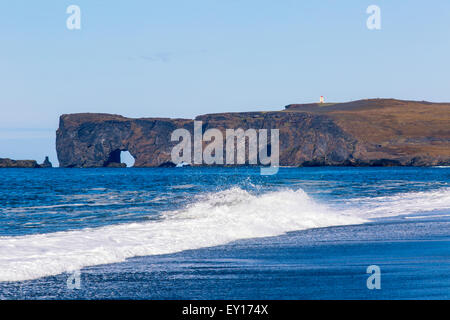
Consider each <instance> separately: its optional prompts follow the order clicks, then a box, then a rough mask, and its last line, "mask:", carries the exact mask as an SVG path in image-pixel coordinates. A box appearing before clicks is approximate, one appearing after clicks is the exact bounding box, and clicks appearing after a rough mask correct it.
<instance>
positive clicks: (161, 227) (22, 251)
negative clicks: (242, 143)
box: [0, 188, 364, 281]
mask: <svg viewBox="0 0 450 320" xmlns="http://www.w3.org/2000/svg"><path fill="white" fill-rule="evenodd" d="M362 222H364V219H362V218H360V217H352V216H350V215H342V214H339V213H336V212H330V211H329V210H328V209H327V208H326V207H324V206H321V205H318V204H317V203H315V202H314V201H313V200H312V199H311V198H310V197H309V196H308V195H307V194H306V193H305V192H303V191H302V190H298V191H292V190H285V191H278V192H271V193H266V194H263V195H259V196H256V195H252V194H250V193H248V192H247V191H244V190H242V189H240V188H232V189H229V190H227V191H222V192H217V193H213V194H209V195H207V196H204V197H203V198H202V199H199V200H198V201H197V202H195V203H193V204H191V205H189V206H188V207H187V208H185V209H183V210H179V211H173V212H167V213H165V214H163V218H162V220H160V221H152V222H146V223H132V224H122V225H114V226H107V227H102V228H96V229H83V230H79V231H67V232H57V233H49V234H40V235H27V236H16V237H0V281H19V280H26V279H34V278H38V277H42V276H48V275H55V274H59V273H62V272H65V271H71V270H76V269H79V268H82V267H84V266H92V265H98V264H105V263H113V262H120V261H124V260H125V259H126V258H129V257H134V256H143V255H154V254H166V253H173V252H178V251H182V250H187V249H196V248H201V247H209V246H215V245H221V244H225V243H228V242H230V241H233V240H238V239H245V238H256V237H266V236H275V235H280V234H283V233H285V232H288V231H294V230H303V229H308V228H317V227H327V226H333V225H343V224H358V223H362Z"/></svg>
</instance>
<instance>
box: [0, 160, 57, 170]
mask: <svg viewBox="0 0 450 320" xmlns="http://www.w3.org/2000/svg"><path fill="white" fill-rule="evenodd" d="M51 167H52V163H51V162H50V161H49V159H48V157H45V160H44V162H43V163H42V164H38V163H37V162H36V160H12V159H9V158H0V168H51Z"/></svg>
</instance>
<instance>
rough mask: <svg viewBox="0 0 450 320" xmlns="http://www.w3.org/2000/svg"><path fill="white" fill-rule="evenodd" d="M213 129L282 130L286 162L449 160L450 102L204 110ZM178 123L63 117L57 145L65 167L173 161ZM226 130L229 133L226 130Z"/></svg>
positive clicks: (182, 123)
mask: <svg viewBox="0 0 450 320" xmlns="http://www.w3.org/2000/svg"><path fill="white" fill-rule="evenodd" d="M196 120H198V121H202V123H203V132H204V131H206V130H207V129H210V128H217V129H219V130H221V131H222V132H225V129H238V128H242V129H244V130H246V129H256V130H258V129H279V132H280V165H282V166H283V165H284V166H300V165H304V166H312V165H381V166H385V165H448V164H450V129H449V124H450V104H433V103H425V102H409V101H399V100H386V99H374V100H361V101H354V102H350V103H339V104H321V105H318V104H308V105H289V106H287V107H286V109H285V110H283V111H274V112H247V113H221V114H209V115H203V116H198V117H197V118H196ZM177 128H185V129H187V130H189V131H190V132H191V133H192V132H193V120H191V119H167V118H142V119H130V118H125V117H122V116H119V115H111V114H88V113H85V114H69V115H62V116H61V118H60V126H59V129H58V131H57V138H56V148H57V153H58V159H59V162H60V165H61V166H62V167H105V166H116V167H117V166H122V165H121V164H120V152H121V151H125V150H128V151H129V152H130V153H131V154H132V155H133V157H134V158H135V166H136V167H151V166H160V165H164V164H167V163H168V162H170V161H171V150H172V148H173V146H175V145H176V144H177V143H178V142H171V141H170V137H171V133H172V132H173V131H174V130H175V129H177ZM224 136H225V134H224Z"/></svg>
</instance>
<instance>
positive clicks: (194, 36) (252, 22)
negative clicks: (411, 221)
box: [0, 0, 450, 163]
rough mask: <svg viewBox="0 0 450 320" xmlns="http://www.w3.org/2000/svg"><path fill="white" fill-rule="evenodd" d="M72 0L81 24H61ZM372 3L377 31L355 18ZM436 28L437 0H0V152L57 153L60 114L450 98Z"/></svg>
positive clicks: (440, 21) (448, 69) (446, 20)
mask: <svg viewBox="0 0 450 320" xmlns="http://www.w3.org/2000/svg"><path fill="white" fill-rule="evenodd" d="M72 4H75V5H78V6H79V7H80V8H81V30H68V29H67V28H66V19H67V18H68V16H69V15H68V14H66V8H67V7H68V6H69V5H72ZM372 4H375V5H378V6H379V7H380V8H381V18H382V25H381V27H382V28H381V30H368V29H367V27H366V20H367V18H368V16H369V15H368V14H367V13H366V8H367V7H368V6H369V5H372ZM449 33H450V1H448V0H435V1H399V0H397V1H393V0H389V1H380V0H371V1H363V0H355V1H338V0H334V1H331V0H328V1H327V0H321V1H313V0H311V1H299V0H295V1H294V0H280V1H273V0H270V1H269V0H257V1H256V0H239V1H238V0H201V1H200V0H191V1H174V0H172V1H167V0H166V1H133V0H130V1H120V2H119V1H95V0H89V1H84V0H72V1H62V0H52V1H50V0H43V1H23V0H15V1H8V2H7V1H2V2H1V3H0V39H1V45H0V87H1V91H0V92H1V94H0V108H1V117H0V144H1V149H0V150H1V151H0V157H10V158H17V159H19V158H22V159H23V158H27V159H36V160H39V161H42V160H43V158H44V156H45V155H50V158H51V161H53V162H54V163H57V161H56V153H55V150H54V148H55V146H54V140H55V130H56V129H57V126H58V117H59V115H61V114H63V113H74V112H107V113H117V114H122V115H125V116H130V117H153V116H158V117H160V116H162V117H188V118H192V117H194V116H195V115H198V114H204V113H212V112H223V111H256V110H277V109H281V108H283V106H284V105H286V104H289V103H303V102H311V101H317V100H318V97H319V96H320V95H324V96H325V99H326V100H327V101H336V102H339V101H349V100H355V99H361V98H375V97H386V98H399V99H413V100H429V101H450V81H449V75H450V63H449V57H450V38H449Z"/></svg>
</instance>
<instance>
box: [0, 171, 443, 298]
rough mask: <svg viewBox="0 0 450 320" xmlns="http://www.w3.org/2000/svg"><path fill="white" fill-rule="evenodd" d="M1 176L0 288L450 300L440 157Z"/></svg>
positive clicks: (7, 293) (27, 293)
mask: <svg viewBox="0 0 450 320" xmlns="http://www.w3.org/2000/svg"><path fill="white" fill-rule="evenodd" d="M0 175H1V179H0V205H1V206H0V299H449V298H450V168H449V167H434V168H333V167H320V168H280V170H279V172H278V174H276V175H272V176H261V175H260V170H259V168H252V167H240V168H214V167H211V168H191V167H188V168H148V169H144V168H123V169H107V168H102V169H61V168H54V169H2V170H0ZM373 265H375V266H378V267H379V269H380V273H379V280H380V288H379V289H369V288H368V286H367V280H368V278H369V276H371V274H368V273H367V268H368V267H369V266H373Z"/></svg>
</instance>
